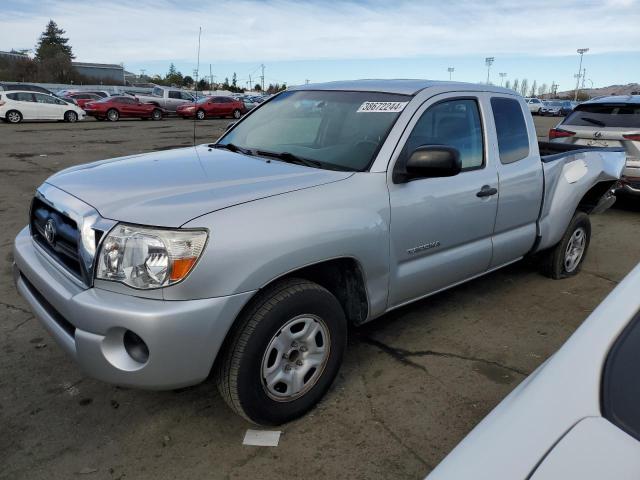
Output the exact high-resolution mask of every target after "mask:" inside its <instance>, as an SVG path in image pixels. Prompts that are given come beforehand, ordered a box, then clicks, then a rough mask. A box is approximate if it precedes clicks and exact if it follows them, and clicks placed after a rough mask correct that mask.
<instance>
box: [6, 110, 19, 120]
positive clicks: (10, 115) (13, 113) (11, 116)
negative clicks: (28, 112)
mask: <svg viewBox="0 0 640 480" xmlns="http://www.w3.org/2000/svg"><path fill="white" fill-rule="evenodd" d="M4 119H5V121H6V122H7V123H20V122H21V121H22V114H21V113H20V112H19V111H17V110H9V111H8V112H7V113H5V115H4Z"/></svg>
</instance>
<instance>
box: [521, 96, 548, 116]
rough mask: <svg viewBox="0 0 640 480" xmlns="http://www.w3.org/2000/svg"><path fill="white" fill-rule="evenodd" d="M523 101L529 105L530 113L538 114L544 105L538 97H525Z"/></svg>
mask: <svg viewBox="0 0 640 480" xmlns="http://www.w3.org/2000/svg"><path fill="white" fill-rule="evenodd" d="M524 100H525V102H527V106H528V107H529V111H530V112H531V114H532V115H538V114H540V110H541V109H542V107H543V106H544V104H543V103H542V100H540V99H539V98H525V99H524Z"/></svg>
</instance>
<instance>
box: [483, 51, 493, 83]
mask: <svg viewBox="0 0 640 480" xmlns="http://www.w3.org/2000/svg"><path fill="white" fill-rule="evenodd" d="M494 60H495V57H487V58H485V59H484V64H485V65H486V66H487V85H489V72H490V71H491V65H493V61H494Z"/></svg>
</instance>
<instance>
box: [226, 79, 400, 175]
mask: <svg viewBox="0 0 640 480" xmlns="http://www.w3.org/2000/svg"><path fill="white" fill-rule="evenodd" d="M409 100H411V97H410V96H407V95H396V94H389V93H377V92H339V91H326V90H325V91H290V92H284V93H282V94H280V95H278V96H277V97H275V98H274V99H272V100H270V101H269V103H266V104H265V105H263V106H262V107H260V108H258V109H256V110H255V111H254V113H252V114H251V115H249V116H248V117H247V118H246V119H245V120H243V121H242V122H241V123H240V124H238V125H237V126H236V127H235V128H234V129H233V130H231V131H230V132H229V133H227V134H226V135H225V136H224V137H222V138H221V139H220V141H219V142H218V143H219V144H221V145H227V144H233V145H234V146H236V147H240V148H241V149H244V150H249V151H252V152H253V153H256V154H258V155H259V154H260V153H259V151H266V152H271V153H278V154H281V153H287V154H291V155H294V156H296V157H300V158H303V159H309V160H314V161H316V162H321V164H320V165H319V166H320V167H321V168H323V167H324V168H331V167H334V168H339V169H343V170H357V171H363V170H366V169H367V168H368V167H369V165H370V164H371V162H372V161H373V158H374V157H375V155H376V153H377V152H378V150H379V148H380V147H381V145H382V143H383V142H384V140H385V139H386V137H387V135H388V133H389V131H390V130H391V127H392V126H393V124H394V123H395V121H396V119H397V118H398V116H399V115H400V112H401V111H402V109H403V108H404V106H405V105H406V103H407V102H408V101H409Z"/></svg>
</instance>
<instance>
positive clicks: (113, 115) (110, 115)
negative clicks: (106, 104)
mask: <svg viewBox="0 0 640 480" xmlns="http://www.w3.org/2000/svg"><path fill="white" fill-rule="evenodd" d="M119 119H120V112H118V110H116V109H115V108H111V109H109V110H107V120H109V121H110V122H117V121H118V120H119Z"/></svg>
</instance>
